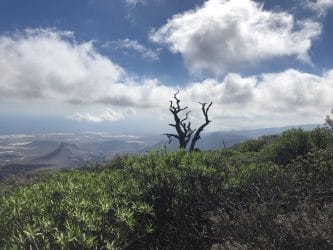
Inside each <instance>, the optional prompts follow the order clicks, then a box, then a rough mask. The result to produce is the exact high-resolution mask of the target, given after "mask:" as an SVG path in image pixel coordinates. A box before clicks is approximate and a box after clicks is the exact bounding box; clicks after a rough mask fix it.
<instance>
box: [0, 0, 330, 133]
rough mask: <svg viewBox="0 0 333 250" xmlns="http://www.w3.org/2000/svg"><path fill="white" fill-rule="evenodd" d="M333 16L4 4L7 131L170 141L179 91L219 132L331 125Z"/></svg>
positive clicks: (166, 4) (222, 4) (221, 5)
mask: <svg viewBox="0 0 333 250" xmlns="http://www.w3.org/2000/svg"><path fill="white" fill-rule="evenodd" d="M332 10H333V0H316V1H312V0H311V1H310V0H309V1H305V0H302V1H301V0H293V1H290V0H288V1H287V0H283V1H273V0H267V1H265V0H262V1H253V0H230V1H229V0H208V1H170V0H71V1H64V0H58V1H45V0H39V1H37V0H33V1H22V0H20V1H19V0H0V105H1V106H0V117H1V118H0V121H1V120H2V124H3V125H2V127H1V128H0V130H2V131H0V132H4V131H7V132H8V131H9V132H10V131H12V132H20V129H22V132H25V131H24V129H27V128H28V127H30V128H34V129H32V130H31V131H34V132H36V131H35V130H37V132H38V131H48V130H50V131H53V130H58V131H59V130H66V131H67V130H73V128H74V127H75V128H78V130H80V131H81V130H105V129H106V128H107V129H109V130H110V131H114V132H128V133H130V132H135V133H137V132H146V133H147V132H154V133H160V132H164V131H165V129H167V125H166V124H167V123H169V122H170V119H171V116H170V115H169V114H168V109H167V108H168V100H169V99H170V98H171V97H172V94H173V93H174V92H175V91H176V90H177V89H179V90H180V97H181V99H182V100H183V103H184V105H188V106H190V108H191V109H192V110H193V113H192V119H193V122H194V123H197V124H198V123H200V120H201V114H200V109H199V108H200V106H199V105H198V104H197V102H198V101H213V102H214V105H213V108H212V110H211V117H212V120H213V123H212V125H211V128H210V129H211V130H227V129H242V128H247V129H248V128H259V127H273V126H284V125H294V124H306V123H321V122H323V120H324V118H325V115H326V114H328V113H329V112H330V109H331V108H332V107H333V61H332V60H331V59H332V58H333V49H332V44H333V36H332V34H333V27H332V25H330V24H332V23H333V11H332ZM4 121H6V122H4ZM48 121H49V123H48ZM51 123H52V124H51ZM41 124H43V126H41ZM138 124H140V126H138ZM20 125H21V126H20ZM14 127H15V130H11V129H10V128H14Z"/></svg>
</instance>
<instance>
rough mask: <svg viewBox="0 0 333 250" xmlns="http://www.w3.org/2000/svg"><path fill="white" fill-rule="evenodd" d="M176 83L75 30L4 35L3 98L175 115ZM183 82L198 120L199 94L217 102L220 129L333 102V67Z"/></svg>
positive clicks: (91, 117)
mask: <svg viewBox="0 0 333 250" xmlns="http://www.w3.org/2000/svg"><path fill="white" fill-rule="evenodd" d="M176 89H177V88H175V87H171V86H169V85H166V84H163V83H161V82H159V81H158V80H157V79H142V80H140V82H136V81H134V80H133V79H132V78H131V76H130V74H129V73H128V72H127V71H126V70H125V69H123V68H122V67H120V66H119V65H117V64H115V63H113V62H112V60H110V59H109V58H108V57H105V56H103V55H102V54H100V53H99V52H98V51H97V49H96V48H95V47H94V44H93V43H92V42H78V41H76V40H75V38H74V35H73V34H72V33H70V32H63V31H56V30H50V29H35V30H26V31H25V32H23V33H17V34H14V35H2V36H0V98H1V101H2V102H6V101H7V102H21V103H25V104H29V102H30V101H31V102H33V101H35V100H36V99H38V100H40V102H42V103H45V105H47V103H48V102H50V101H52V102H58V103H59V104H61V103H67V104H68V103H69V104H72V105H73V106H75V105H76V106H77V107H81V108H82V109H84V107H85V106H84V105H91V104H94V105H100V106H104V107H105V108H106V111H105V112H102V113H97V114H91V113H86V112H77V113H76V114H74V115H72V116H71V118H72V119H76V120H84V121H91V122H102V121H115V120H119V119H126V117H128V116H131V115H133V113H135V114H136V115H138V116H141V115H145V116H148V117H150V118H149V119H157V117H158V118H162V119H171V117H170V114H169V113H168V105H169V103H168V100H169V99H170V98H171V97H172V95H173V94H174V93H175V91H176ZM178 89H179V90H180V98H181V100H182V103H183V104H184V105H188V106H189V107H190V108H191V110H193V117H194V118H193V119H194V121H195V120H197V119H200V120H201V118H202V117H201V114H200V109H199V108H200V105H199V104H197V102H198V101H203V102H205V101H206V102H208V101H213V102H214V105H213V106H212V109H211V116H212V120H213V123H212V128H215V129H223V128H240V127H249V126H253V127H259V126H261V127H262V126H275V125H278V126H280V125H281V126H282V125H288V124H297V123H298V124H305V123H315V122H318V121H322V120H324V117H325V114H327V113H329V111H330V109H331V108H332V106H333V102H332V100H333V69H332V70H328V71H326V72H325V73H323V74H322V75H314V74H308V73H305V72H301V71H299V70H296V69H287V70H284V71H281V72H278V73H269V74H268V73H266V74H260V75H253V76H249V77H244V76H242V75H241V74H235V73H228V74H226V76H225V77H224V78H223V79H222V80H220V81H218V80H215V79H206V80H204V81H202V82H195V83H189V84H188V85H186V86H183V87H179V88H178ZM83 104H84V105H83ZM126 110H132V111H133V112H127V111H126Z"/></svg>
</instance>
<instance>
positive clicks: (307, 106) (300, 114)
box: [184, 69, 333, 128]
mask: <svg viewBox="0 0 333 250" xmlns="http://www.w3.org/2000/svg"><path fill="white" fill-rule="evenodd" d="M184 95H186V96H188V97H190V99H194V100H205V101H208V100H212V101H214V106H215V107H214V110H215V111H214V112H212V115H213V116H216V120H217V122H219V121H220V122H221V121H224V122H223V123H221V126H227V125H228V124H229V127H230V128H233V127H239V126H242V125H243V126H251V125H252V126H255V127H258V126H265V123H267V126H271V125H272V124H275V125H277V126H280V125H281V126H282V125H287V124H305V123H315V122H318V121H322V120H323V117H324V114H325V112H328V111H329V110H330V107H331V106H333V102H332V100H333V70H330V71H328V72H326V73H324V74H323V75H322V76H317V75H313V74H308V73H304V72H300V71H298V70H295V69H288V70H286V71H283V72H279V73H269V74H262V75H258V76H252V77H242V76H241V75H239V74H228V75H227V76H226V77H225V78H224V80H223V81H222V82H219V81H216V80H206V81H204V82H201V83H195V84H193V85H191V86H188V87H187V88H186V89H185V90H184Z"/></svg>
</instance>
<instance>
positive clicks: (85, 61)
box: [0, 29, 167, 107]
mask: <svg viewBox="0 0 333 250" xmlns="http://www.w3.org/2000/svg"><path fill="white" fill-rule="evenodd" d="M166 88H167V87H166V86H164V85H161V84H160V83H159V82H158V81H157V80H154V79H148V80H143V81H142V82H140V83H137V82H135V81H134V80H133V79H132V78H131V77H130V76H129V74H128V73H127V72H126V70H124V69H123V68H122V67H120V66H119V65H117V64H115V63H113V62H112V61H111V60H110V59H109V58H107V57H105V56H103V55H102V54H100V53H99V52H98V51H97V50H96V49H95V48H94V44H93V42H91V41H89V42H78V41H76V40H75V39H74V36H73V34H72V33H71V32H63V31H57V30H52V29H33V30H26V31H25V32H21V33H17V34H15V35H2V36H0V98H1V100H7V101H15V100H18V101H21V100H49V101H53V100H55V101H59V102H67V103H72V104H89V103H102V104H112V105H114V106H136V107H151V106H155V105H156V101H157V100H158V97H157V96H158V92H160V91H161V92H162V93H165V92H167V91H165V89H166Z"/></svg>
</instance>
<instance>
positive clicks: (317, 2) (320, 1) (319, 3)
mask: <svg viewBox="0 0 333 250" xmlns="http://www.w3.org/2000/svg"><path fill="white" fill-rule="evenodd" d="M306 7H308V8H310V9H312V10H314V11H316V12H317V13H318V14H319V16H324V15H326V13H327V11H328V9H329V8H332V7H333V0H308V1H307V2H306Z"/></svg>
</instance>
